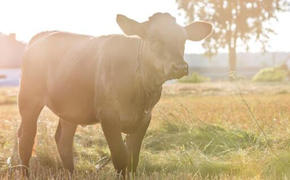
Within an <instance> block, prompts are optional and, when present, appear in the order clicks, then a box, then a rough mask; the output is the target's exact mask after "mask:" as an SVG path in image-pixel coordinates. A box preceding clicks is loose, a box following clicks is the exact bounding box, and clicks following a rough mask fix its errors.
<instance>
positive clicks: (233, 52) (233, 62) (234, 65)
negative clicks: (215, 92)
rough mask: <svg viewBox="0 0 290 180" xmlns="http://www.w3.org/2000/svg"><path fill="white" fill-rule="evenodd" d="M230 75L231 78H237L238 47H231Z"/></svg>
mask: <svg viewBox="0 0 290 180" xmlns="http://www.w3.org/2000/svg"><path fill="white" fill-rule="evenodd" d="M228 58H229V71H230V72H229V73H230V74H229V75H230V80H234V79H235V78H236V70H237V53H236V48H229V57H228Z"/></svg>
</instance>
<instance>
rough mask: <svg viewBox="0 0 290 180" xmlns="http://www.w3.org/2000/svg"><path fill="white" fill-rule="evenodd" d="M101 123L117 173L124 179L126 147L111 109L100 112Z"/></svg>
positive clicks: (116, 118) (117, 121) (117, 119)
mask: <svg viewBox="0 0 290 180" xmlns="http://www.w3.org/2000/svg"><path fill="white" fill-rule="evenodd" d="M101 125H102V129H103V132H104V135H105V137H106V140H107V142H108V145H109V148H110V152H111V156H112V161H113V165H114V167H115V169H116V170H117V173H118V174H122V176H123V178H124V179H125V175H126V168H127V149H126V146H125V144H124V142H123V139H122V135H121V127H120V123H119V118H118V116H117V115H116V114H115V113H114V112H112V111H103V112H102V113H101Z"/></svg>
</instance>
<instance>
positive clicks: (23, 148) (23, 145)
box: [18, 93, 43, 173]
mask: <svg viewBox="0 0 290 180" xmlns="http://www.w3.org/2000/svg"><path fill="white" fill-rule="evenodd" d="M27 97H29V96H22V95H21V93H20V94H19V111H20V115H21V124H20V127H19V129H18V140H19V145H18V146H19V147H18V151H19V156H20V159H21V165H23V166H25V167H28V166H29V160H30V157H31V153H32V148H33V144H34V138H35V135H36V129H37V119H38V116H39V114H40V111H41V110H42V108H43V104H42V103H41V101H39V100H38V99H36V98H35V99H33V98H31V99H26V98H27ZM25 172H26V173H27V172H28V170H27V169H26V170H25Z"/></svg>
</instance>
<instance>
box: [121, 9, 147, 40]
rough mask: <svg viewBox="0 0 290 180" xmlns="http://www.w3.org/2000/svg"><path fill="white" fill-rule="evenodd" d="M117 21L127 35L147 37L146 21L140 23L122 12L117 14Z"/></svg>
mask: <svg viewBox="0 0 290 180" xmlns="http://www.w3.org/2000/svg"><path fill="white" fill-rule="evenodd" d="M116 21H117V23H118V25H119V26H120V28H121V29H122V30H123V32H124V33H125V34H126V35H137V36H140V37H145V34H146V24H145V23H139V22H137V21H135V20H133V19H130V18H127V17H126V16H124V15H121V14H118V15H117V18H116Z"/></svg>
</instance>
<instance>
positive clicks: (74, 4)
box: [0, 0, 290, 53]
mask: <svg viewBox="0 0 290 180" xmlns="http://www.w3.org/2000/svg"><path fill="white" fill-rule="evenodd" d="M156 12H169V13H170V14H171V15H173V16H175V17H176V18H177V22H178V23H179V24H180V25H184V24H185V22H186V20H185V18H184V16H183V14H182V12H181V11H179V10H177V5H176V2H175V0H158V1H157V0H146V1H141V0H122V1H119V0H103V1H93V0H85V1H69V0H62V1H59V0H50V1H41V0H37V1H36V0H26V1H16V0H9V1H0V32H2V33H5V34H9V33H16V36H17V39H18V40H21V41H24V42H28V41H29V39H30V38H31V37H32V36H33V35H34V34H36V33H38V32H41V31H47V30H60V31H68V32H74V33H81V34H89V35H93V36H99V35H104V34H119V33H122V31H121V30H120V28H119V27H118V25H117V23H116V21H115V18H116V14H124V15H126V16H128V17H130V18H132V19H135V20H137V21H145V20H147V18H148V17H149V16H151V15H152V14H154V13H156ZM289 17H290V13H286V14H283V15H280V16H279V17H278V18H279V22H278V23H277V22H275V23H273V25H274V26H275V28H276V32H277V35H273V36H272V40H271V41H270V42H269V44H270V48H269V50H270V51H288V52H289V51H290V50H289V49H290V47H289V41H290V36H289V35H288V33H289V32H290V26H289V24H288V19H289ZM242 50H243V49H242ZM250 51H259V48H258V47H257V45H255V44H253V45H251V49H250ZM186 52H187V53H203V49H202V46H201V42H187V44H186Z"/></svg>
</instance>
